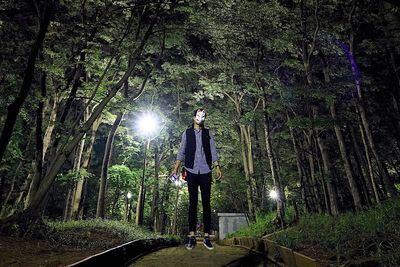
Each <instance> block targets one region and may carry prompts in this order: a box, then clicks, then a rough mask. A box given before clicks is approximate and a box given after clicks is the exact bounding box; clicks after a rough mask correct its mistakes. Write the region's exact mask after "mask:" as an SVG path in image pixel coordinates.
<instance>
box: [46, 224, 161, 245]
mask: <svg viewBox="0 0 400 267" xmlns="http://www.w3.org/2000/svg"><path fill="white" fill-rule="evenodd" d="M47 224H48V226H49V228H50V230H49V232H48V234H47V235H46V239H47V241H48V242H49V243H50V244H53V245H56V246H60V245H61V246H68V247H74V248H81V249H108V248H111V247H115V246H118V245H121V244H123V243H126V242H129V241H133V240H137V239H147V238H159V237H160V236H159V235H157V234H155V233H153V232H150V231H148V230H146V229H144V228H141V227H137V226H134V225H132V224H128V223H127V222H121V221H111V220H101V219H93V220H82V221H69V222H59V221H55V222H47Z"/></svg>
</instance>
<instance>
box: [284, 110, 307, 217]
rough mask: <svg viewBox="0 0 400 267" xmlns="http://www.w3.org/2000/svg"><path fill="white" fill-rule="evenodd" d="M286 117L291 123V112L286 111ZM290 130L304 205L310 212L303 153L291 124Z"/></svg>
mask: <svg viewBox="0 0 400 267" xmlns="http://www.w3.org/2000/svg"><path fill="white" fill-rule="evenodd" d="M286 117H287V121H288V123H289V124H290V117H289V114H287V113H286ZM289 132H290V137H291V139H292V144H293V151H294V153H295V155H296V166H297V172H298V174H299V182H300V188H301V197H302V199H303V201H304V205H305V210H306V212H310V211H311V209H310V205H309V203H308V199H307V194H306V188H305V187H306V186H305V181H304V180H305V175H306V174H305V172H304V168H303V167H302V160H301V155H300V151H299V149H298V143H297V141H296V138H295V135H294V130H293V128H292V127H291V126H290V125H289Z"/></svg>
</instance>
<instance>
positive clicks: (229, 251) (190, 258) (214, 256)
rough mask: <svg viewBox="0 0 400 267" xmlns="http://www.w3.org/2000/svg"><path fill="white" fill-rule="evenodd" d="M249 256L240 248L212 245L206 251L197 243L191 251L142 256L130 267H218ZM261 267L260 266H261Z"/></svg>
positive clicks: (173, 250)
mask: <svg viewBox="0 0 400 267" xmlns="http://www.w3.org/2000/svg"><path fill="white" fill-rule="evenodd" d="M248 254H249V251H248V250H247V249H244V248H240V247H229V246H219V245H216V244H215V245H214V250H208V249H206V248H205V247H204V246H203V244H202V243H198V244H197V246H196V247H195V248H194V249H193V250H187V249H186V248H185V246H179V247H173V248H165V249H161V250H158V251H156V252H154V253H151V254H149V255H146V256H144V257H143V258H141V259H139V260H138V261H136V262H135V263H133V264H132V265H131V266H133V267H160V266H162V267H179V266H196V267H203V266H204V267H214V266H215V267H217V266H218V267H219V266H224V265H226V264H228V263H230V262H232V261H235V260H237V259H239V258H242V257H244V256H246V255H248ZM261 266H262V265H261Z"/></svg>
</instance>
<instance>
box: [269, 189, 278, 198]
mask: <svg viewBox="0 0 400 267" xmlns="http://www.w3.org/2000/svg"><path fill="white" fill-rule="evenodd" d="M269 197H270V198H272V199H277V198H278V192H276V191H275V190H271V191H269Z"/></svg>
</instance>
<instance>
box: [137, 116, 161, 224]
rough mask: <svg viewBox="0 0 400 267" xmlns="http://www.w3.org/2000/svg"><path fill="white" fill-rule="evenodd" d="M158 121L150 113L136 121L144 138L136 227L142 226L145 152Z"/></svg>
mask: <svg viewBox="0 0 400 267" xmlns="http://www.w3.org/2000/svg"><path fill="white" fill-rule="evenodd" d="M158 125H159V123H158V120H157V118H156V116H155V115H154V114H152V113H144V114H143V115H142V116H141V117H140V118H139V121H138V130H139V133H140V135H142V136H143V137H145V142H144V157H143V174H142V178H141V180H140V190H139V195H138V201H137V206H136V220H135V222H136V225H142V224H143V210H144V200H145V190H144V179H145V175H146V163H147V162H146V161H147V150H148V148H149V146H150V140H151V139H150V138H151V136H152V135H153V134H154V133H155V132H156V130H157V129H158Z"/></svg>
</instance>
